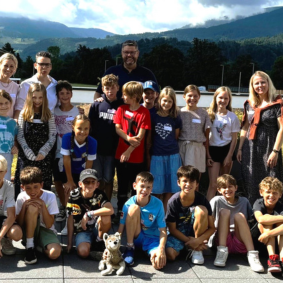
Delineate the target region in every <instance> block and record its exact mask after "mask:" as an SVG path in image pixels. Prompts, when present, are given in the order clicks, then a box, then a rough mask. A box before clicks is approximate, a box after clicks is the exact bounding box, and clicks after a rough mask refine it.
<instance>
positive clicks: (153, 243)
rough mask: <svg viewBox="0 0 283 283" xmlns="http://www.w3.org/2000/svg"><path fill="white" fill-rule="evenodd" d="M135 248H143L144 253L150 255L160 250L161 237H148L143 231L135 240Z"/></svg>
mask: <svg viewBox="0 0 283 283" xmlns="http://www.w3.org/2000/svg"><path fill="white" fill-rule="evenodd" d="M134 244H135V247H137V248H141V249H142V250H143V251H145V252H147V254H148V255H151V253H152V252H153V251H154V250H156V249H158V247H159V237H157V236H147V235H145V233H144V232H143V230H141V232H140V233H139V236H138V237H137V238H136V239H135V240H134Z"/></svg>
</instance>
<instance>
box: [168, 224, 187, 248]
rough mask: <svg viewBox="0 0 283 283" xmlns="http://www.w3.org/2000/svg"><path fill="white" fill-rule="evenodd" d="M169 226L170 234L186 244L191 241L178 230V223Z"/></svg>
mask: <svg viewBox="0 0 283 283" xmlns="http://www.w3.org/2000/svg"><path fill="white" fill-rule="evenodd" d="M167 226H168V228H169V232H170V234H171V235H172V236H174V237H175V238H177V239H178V240H180V241H182V242H185V243H186V242H187V241H188V240H189V237H187V236H185V235H184V234H183V233H182V232H181V231H180V230H178V229H177V227H176V222H167Z"/></svg>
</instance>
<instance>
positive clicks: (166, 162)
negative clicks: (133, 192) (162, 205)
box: [150, 153, 182, 194]
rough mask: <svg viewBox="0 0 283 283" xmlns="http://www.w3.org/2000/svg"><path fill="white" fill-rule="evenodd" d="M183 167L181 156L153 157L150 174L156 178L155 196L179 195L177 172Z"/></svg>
mask: <svg viewBox="0 0 283 283" xmlns="http://www.w3.org/2000/svg"><path fill="white" fill-rule="evenodd" d="M181 166H182V160H181V157H180V154H179V153H177V154H173V155H165V156H156V155H153V156H152V157H151V163H150V172H151V173H152V175H153V176H154V182H153V189H152V193H153V194H164V193H173V194H174V193H177V192H179V191H180V187H179V186H178V184H177V174H176V173H177V170H178V169H179V168H180V167H181Z"/></svg>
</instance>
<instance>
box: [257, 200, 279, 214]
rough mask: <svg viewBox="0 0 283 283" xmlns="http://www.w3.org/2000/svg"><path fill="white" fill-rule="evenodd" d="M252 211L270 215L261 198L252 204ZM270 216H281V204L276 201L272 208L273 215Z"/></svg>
mask: <svg viewBox="0 0 283 283" xmlns="http://www.w3.org/2000/svg"><path fill="white" fill-rule="evenodd" d="M253 211H254V212H255V211H260V212H261V213H262V214H263V215H264V214H270V213H268V212H267V209H266V207H265V205H264V200H263V198H261V199H257V200H256V201H255V203H254V206H253ZM272 215H283V204H282V203H281V202H280V201H278V202H277V203H276V205H275V207H274V210H273V213H272Z"/></svg>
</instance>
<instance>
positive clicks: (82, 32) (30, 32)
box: [0, 17, 113, 46]
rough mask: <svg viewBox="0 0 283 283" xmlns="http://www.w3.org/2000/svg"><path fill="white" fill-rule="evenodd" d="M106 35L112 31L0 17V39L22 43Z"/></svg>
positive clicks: (102, 36) (103, 36)
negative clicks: (11, 39)
mask: <svg viewBox="0 0 283 283" xmlns="http://www.w3.org/2000/svg"><path fill="white" fill-rule="evenodd" d="M107 35H113V33H110V32H107V31H104V30H102V29H95V28H90V29H83V28H69V27H67V26H65V25H63V24H60V23H57V22H51V21H44V20H30V19H28V18H10V17H0V39H1V41H2V40H5V38H7V40H8V39H10V38H14V39H17V40H18V41H21V42H23V44H24V43H26V42H27V41H28V40H31V39H32V40H35V41H38V40H42V39H45V38H78V37H80V38H84V37H95V38H105V37H106V36H107ZM6 42H7V41H6ZM11 43H13V42H11ZM18 44H20V43H18ZM19 46H20V45H19Z"/></svg>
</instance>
